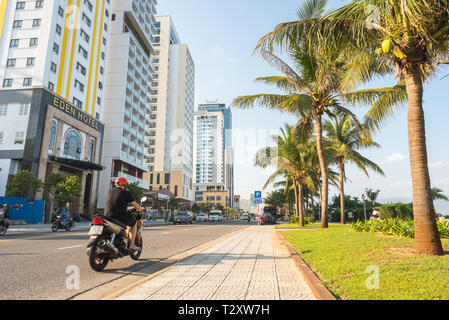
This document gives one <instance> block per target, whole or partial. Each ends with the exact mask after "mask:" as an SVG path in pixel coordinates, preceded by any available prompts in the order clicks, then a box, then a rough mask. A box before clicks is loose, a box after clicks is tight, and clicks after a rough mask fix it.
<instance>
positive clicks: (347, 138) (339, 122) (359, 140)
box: [324, 116, 385, 224]
mask: <svg viewBox="0 0 449 320" xmlns="http://www.w3.org/2000/svg"><path fill="white" fill-rule="evenodd" d="M324 131H325V132H326V134H327V138H328V140H329V142H330V145H331V146H332V147H331V148H332V149H333V150H334V154H335V160H336V162H337V165H338V168H339V171H340V188H339V189H340V209H341V224H345V202H344V182H345V180H346V172H345V164H346V163H347V162H350V163H353V164H355V165H356V166H357V167H358V168H359V169H360V170H361V171H363V172H364V173H365V174H366V175H367V177H369V174H368V171H367V169H371V170H373V171H374V172H377V173H379V174H381V175H383V176H385V174H384V172H383V171H382V169H381V168H380V167H379V166H378V165H377V164H375V163H374V162H372V161H371V160H369V159H367V158H365V157H364V156H362V155H361V154H360V153H359V152H358V150H359V149H362V148H368V147H376V148H380V145H379V144H377V143H376V142H374V141H373V140H372V139H371V137H370V136H369V134H367V132H366V131H364V130H363V129H361V128H360V127H358V126H355V125H354V124H353V122H352V121H351V119H350V118H349V117H347V116H343V117H339V118H336V119H334V120H333V121H327V122H326V123H325V124H324Z"/></svg>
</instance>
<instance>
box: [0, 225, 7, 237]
mask: <svg viewBox="0 0 449 320" xmlns="http://www.w3.org/2000/svg"><path fill="white" fill-rule="evenodd" d="M6 230H8V229H6V228H4V227H0V237H3V236H4V235H5V234H6Z"/></svg>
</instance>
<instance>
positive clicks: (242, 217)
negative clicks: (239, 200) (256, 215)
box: [239, 213, 251, 221]
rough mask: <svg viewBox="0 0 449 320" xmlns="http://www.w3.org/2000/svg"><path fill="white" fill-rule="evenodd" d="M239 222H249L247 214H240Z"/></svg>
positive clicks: (249, 217) (249, 218)
mask: <svg viewBox="0 0 449 320" xmlns="http://www.w3.org/2000/svg"><path fill="white" fill-rule="evenodd" d="M239 220H248V221H251V216H250V215H249V214H246V213H245V214H242V215H241V216H240V219H239Z"/></svg>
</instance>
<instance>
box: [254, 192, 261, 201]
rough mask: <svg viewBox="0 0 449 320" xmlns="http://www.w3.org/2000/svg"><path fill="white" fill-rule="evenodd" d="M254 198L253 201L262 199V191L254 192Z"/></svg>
mask: <svg viewBox="0 0 449 320" xmlns="http://www.w3.org/2000/svg"><path fill="white" fill-rule="evenodd" d="M254 198H255V199H262V191H255V192H254Z"/></svg>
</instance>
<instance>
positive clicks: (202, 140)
mask: <svg viewBox="0 0 449 320" xmlns="http://www.w3.org/2000/svg"><path fill="white" fill-rule="evenodd" d="M194 133H195V136H194V150H195V154H194V164H195V189H196V198H197V199H198V198H201V194H199V193H201V192H202V190H203V189H204V187H205V186H206V187H209V188H211V187H214V186H224V188H225V190H226V191H228V193H229V196H228V201H227V206H228V207H230V208H232V204H233V197H234V154H233V148H232V113H231V109H229V108H227V107H226V105H225V104H222V103H216V102H212V103H210V102H208V103H207V104H200V105H199V107H198V110H197V111H196V112H195V121H194Z"/></svg>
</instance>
